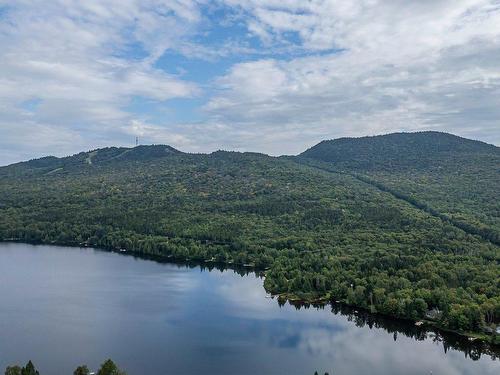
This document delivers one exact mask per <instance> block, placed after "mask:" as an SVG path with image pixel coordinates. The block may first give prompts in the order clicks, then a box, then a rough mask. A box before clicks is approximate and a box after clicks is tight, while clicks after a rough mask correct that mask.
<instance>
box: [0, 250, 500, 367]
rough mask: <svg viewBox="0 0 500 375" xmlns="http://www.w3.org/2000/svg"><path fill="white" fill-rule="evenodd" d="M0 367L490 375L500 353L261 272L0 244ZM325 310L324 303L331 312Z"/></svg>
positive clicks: (100, 252)
mask: <svg viewBox="0 0 500 375" xmlns="http://www.w3.org/2000/svg"><path fill="white" fill-rule="evenodd" d="M0 301H1V305H0V371H2V373H3V370H4V369H5V367H6V366H7V365H9V364H13V363H25V362H27V360H28V359H31V360H33V361H34V363H35V364H36V366H37V368H39V370H40V372H41V374H42V375H51V374H52V375H57V374H61V375H64V374H71V373H72V371H73V369H74V368H75V367H76V366H78V365H80V364H83V363H85V364H87V365H88V366H89V367H90V368H91V369H96V368H97V367H98V365H99V364H100V363H101V362H103V361H104V360H105V359H106V358H112V359H113V360H114V361H115V362H116V363H118V364H119V366H120V367H121V368H123V369H125V370H126V371H127V373H128V374H129V375H147V374H155V375H157V374H176V375H177V374H186V375H194V374H206V375H212V374H214V375H215V374H264V375H265V374H270V375H274V374H276V375H279V374H297V375H312V374H314V371H318V373H320V374H322V373H324V372H326V371H328V372H329V373H330V374H331V375H332V374H347V375H350V374H363V373H369V374H402V373H404V374H429V373H431V372H432V373H433V374H450V375H451V374H486V375H487V374H498V373H499V371H500V362H499V361H498V359H495V357H496V356H498V353H495V352H494V351H493V349H491V348H484V347H482V346H480V345H474V343H472V344H471V343H469V342H467V340H465V339H463V338H459V337H454V336H446V335H445V334H439V333H433V332H425V330H423V329H419V328H417V327H414V326H413V325H411V324H407V323H404V322H398V321H391V320H384V319H381V318H377V317H374V316H370V315H368V314H363V313H362V312H354V311H352V310H349V309H346V308H343V307H340V306H333V307H331V306H325V307H323V308H314V307H312V306H311V307H309V308H304V307H302V308H298V307H295V306H292V305H290V304H285V305H283V306H280V305H279V304H278V302H277V301H276V299H271V298H267V296H266V293H265V291H264V288H263V286H262V279H261V278H260V277H258V276H257V275H255V274H253V273H245V272H240V273H238V272H236V271H234V270H225V271H220V270H217V269H212V270H211V271H209V270H208V269H206V268H201V267H198V266H196V267H187V266H182V265H176V264H168V263H159V262H155V261H151V260H145V259H140V258H136V257H132V256H123V255H121V254H116V253H110V252H104V251H99V250H94V249H88V248H87V249H79V248H69V247H59V246H57V247H56V246H45V245H43V246H42V245H36V246H35V245H27V244H20V243H1V244H0ZM332 310H333V311H332Z"/></svg>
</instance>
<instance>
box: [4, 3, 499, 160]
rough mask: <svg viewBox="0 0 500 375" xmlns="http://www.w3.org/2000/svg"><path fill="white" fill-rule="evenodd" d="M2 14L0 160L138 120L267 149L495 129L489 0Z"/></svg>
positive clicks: (149, 136) (168, 138) (171, 138)
mask: <svg viewBox="0 0 500 375" xmlns="http://www.w3.org/2000/svg"><path fill="white" fill-rule="evenodd" d="M0 21H1V22H0V72H1V73H0V109H1V112H0V131H1V132H2V134H6V135H5V136H3V137H0V148H1V149H2V155H0V157H1V158H2V159H1V160H0V164H6V163H8V162H13V161H17V160H19V159H21V158H25V157H26V156H28V155H29V156H31V157H34V156H40V152H41V153H43V154H48V153H50V154H57V155H63V154H65V153H68V152H77V151H80V150H81V149H89V148H95V147H100V146H105V145H123V144H130V143H132V140H133V137H131V136H133V135H141V134H140V133H141V132H142V133H144V135H143V137H144V140H145V141H146V142H155V143H160V142H162V143H163V142H172V145H173V146H174V147H178V148H180V149H182V150H185V151H196V152H200V151H205V152H207V151H213V150H216V149H220V148H222V149H236V150H240V151H260V152H266V153H270V154H274V155H277V154H283V153H287V154H290V153H298V152H301V151H302V150H304V149H305V148H306V147H309V146H311V145H312V144H314V143H316V142H318V141H320V140H322V139H325V138H334V137H338V136H361V135H372V134H379V133H385V132H392V131H402V130H405V131H416V130H429V129H434V130H442V131H449V132H452V133H455V134H459V135H462V136H466V137H470V138H475V139H481V140H484V141H487V142H490V143H495V144H500V131H499V129H500V123H499V121H500V120H499V119H500V106H498V103H499V101H500V70H499V69H498V61H500V2H499V1H498V0H432V1H431V0H424V1H418V2H416V1H415V2H407V1H403V0H387V1H377V0H361V1H356V2H353V1H348V0H336V1H333V0H332V1H326V0H311V1H307V2H306V1H302V0H218V1H216V2H207V1H205V0H198V1H196V0H171V1H167V0H144V1H138V0H122V1H118V0H114V1H107V2H101V1H97V0H89V1H85V2H76V1H69V0H54V1H50V2H46V1H36V0H32V1H27V0H20V1H17V2H15V3H12V2H5V1H2V0H0ZM179 56H180V57H179ZM172 72H180V73H178V74H173V73H172ZM187 77H189V79H188V78H187ZM200 77H201V78H200ZM138 98H139V99H140V100H137V101H138V102H140V101H141V100H142V101H143V102H151V103H156V104H154V105H149V106H147V105H145V106H142V107H141V106H135V107H134V101H136V99H138ZM172 99H176V101H171V100H172ZM179 99H183V100H184V102H180V101H178V100H179ZM136 107H137V108H136ZM176 114H182V115H180V116H177V117H176ZM176 118H181V119H182V121H180V120H176ZM134 124H135V125H134ZM137 124H143V125H142V126H141V127H138V126H137ZM30 129H31V130H30ZM42 129H43V130H42ZM141 129H142V130H141ZM35 132H38V133H35ZM32 134H38V144H37V145H35V146H33V144H32ZM68 139H71V140H72V141H70V142H68V141H67V140H68ZM73 140H75V141H73ZM56 144H57V145H58V146H57V148H55V147H54V145H56ZM43 145H45V147H43Z"/></svg>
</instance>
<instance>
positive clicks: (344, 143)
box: [301, 132, 500, 245]
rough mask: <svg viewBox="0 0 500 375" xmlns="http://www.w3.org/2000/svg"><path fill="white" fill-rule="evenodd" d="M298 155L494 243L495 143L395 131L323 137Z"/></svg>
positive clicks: (497, 235)
mask: <svg viewBox="0 0 500 375" xmlns="http://www.w3.org/2000/svg"><path fill="white" fill-rule="evenodd" d="M301 156H302V157H303V158H308V159H315V160H320V161H323V162H327V163H328V165H327V167H328V168H330V169H332V170H335V171H337V172H345V173H354V174H356V175H357V176H359V177H361V178H365V180H366V181H367V182H372V183H375V184H377V185H378V186H379V187H382V188H384V189H386V190H390V191H391V192H393V193H395V194H396V195H398V196H399V197H401V198H404V199H406V200H407V201H409V202H411V203H412V204H416V205H417V206H420V207H422V208H427V209H428V211H429V212H435V213H438V214H439V215H441V216H443V217H445V218H447V219H448V220H450V221H451V222H453V223H454V224H455V225H458V226H459V227H462V228H463V229H464V230H466V231H468V232H471V233H474V234H478V235H480V236H481V237H483V238H484V239H486V240H489V241H493V242H495V243H496V244H497V245H498V244H500V199H499V193H498V192H499V189H500V148H498V147H495V146H493V145H489V144H486V143H483V142H477V141H471V140H468V139H464V138H460V137H456V136H454V135H451V134H446V133H439V132H421V133H406V134H405V133H399V134H388V135H385V136H376V137H364V138H342V139H337V140H333V141H324V142H321V143H319V144H318V145H316V146H314V147H312V148H310V149H309V150H307V151H305V152H304V153H302V154H301ZM322 167H325V166H324V165H323V166H322Z"/></svg>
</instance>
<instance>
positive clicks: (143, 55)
mask: <svg viewBox="0 0 500 375" xmlns="http://www.w3.org/2000/svg"><path fill="white" fill-rule="evenodd" d="M0 7H1V5H0ZM199 18H200V15H199V12H198V8H197V7H196V4H195V3H194V2H191V1H168V2H167V1H154V0H151V1H135V0H120V1H108V2H105V3H103V2H101V1H84V2H76V1H75V2H73V1H64V0H60V1H51V2H45V1H18V2H16V3H7V4H6V5H4V6H3V7H2V12H1V13H0V19H1V23H0V46H1V49H0V71H1V72H2V73H1V75H0V105H1V106H2V108H9V110H8V113H7V114H6V113H5V112H4V113H2V114H1V115H0V130H1V131H2V133H3V134H6V133H9V134H14V133H15V134H16V136H15V139H16V142H13V139H12V138H6V137H2V140H0V145H1V147H2V149H4V152H5V153H8V152H7V150H9V152H10V153H12V154H13V158H16V157H18V155H22V153H21V154H19V152H18V151H17V149H18V148H30V147H34V148H36V147H37V146H36V145H33V143H32V141H33V139H32V137H31V135H30V133H35V134H38V137H39V144H40V143H42V144H45V145H46V146H47V147H45V150H46V151H48V150H52V151H51V153H56V154H61V153H64V152H66V150H67V149H69V148H70V147H63V149H62V150H55V149H54V148H53V147H52V146H53V145H54V144H57V143H62V144H64V143H65V140H66V137H67V134H68V133H71V134H74V133H76V134H78V135H79V137H77V138H84V139H86V142H82V144H81V146H83V145H84V144H85V147H88V145H89V144H97V145H99V144H102V143H106V142H113V140H116V134H115V135H113V131H114V130H116V129H120V126H122V125H123V123H128V122H130V121H132V120H133V119H134V114H133V113H130V112H129V111H127V110H126V109H125V107H126V106H127V104H128V102H129V101H130V99H131V98H132V97H134V96H141V97H145V98H150V99H152V100H157V101H165V100H168V99H171V98H178V97H192V96H195V95H197V94H198V93H199V88H198V86H197V84H196V83H193V82H186V81H184V80H182V79H181V78H180V77H177V76H174V75H171V74H168V73H166V72H165V71H163V70H161V69H158V68H157V67H155V62H156V60H157V59H158V58H159V57H160V56H161V55H162V54H163V53H164V52H165V50H167V49H175V48H177V46H178V45H180V44H182V41H183V39H184V38H188V37H189V36H190V35H191V34H192V33H193V30H194V28H195V25H196V23H197V22H198V21H199ZM30 100H36V101H37V102H38V103H39V104H38V105H37V106H36V108H32V109H31V111H27V110H22V107H23V103H25V102H26V101H30ZM28 128H29V129H30V131H27V129H28ZM41 129H45V130H47V131H41ZM49 129H50V131H48V130H49ZM95 130H97V133H95V132H94V131H95ZM108 136H109V139H108V140H106V139H105V138H106V137H108ZM73 139H74V138H73ZM69 144H71V142H70V143H69ZM74 151H77V150H74ZM16 153H17V154H18V155H16ZM6 160H9V158H7V159H6ZM14 160H15V159H14ZM12 161H13V160H12Z"/></svg>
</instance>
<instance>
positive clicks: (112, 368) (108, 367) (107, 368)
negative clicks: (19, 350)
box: [5, 359, 126, 375]
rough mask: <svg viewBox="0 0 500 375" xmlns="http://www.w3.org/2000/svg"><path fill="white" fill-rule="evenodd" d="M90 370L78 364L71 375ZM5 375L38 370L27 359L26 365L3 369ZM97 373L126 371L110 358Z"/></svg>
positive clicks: (29, 374)
mask: <svg viewBox="0 0 500 375" xmlns="http://www.w3.org/2000/svg"><path fill="white" fill-rule="evenodd" d="M89 374H90V370H89V368H88V367H87V366H86V365H82V366H78V367H77V368H76V369H75V371H73V375H89ZM5 375H40V373H39V372H38V370H37V369H36V368H35V366H34V365H33V362H31V361H29V362H28V363H27V364H26V366H24V367H20V366H18V365H14V366H8V367H7V368H6V369H5ZM97 375H126V373H125V372H124V371H122V370H120V369H119V368H118V366H117V365H116V364H115V363H114V362H113V361H112V360H111V359H108V360H106V361H105V362H104V363H103V364H102V365H101V367H100V368H99V370H98V371H97Z"/></svg>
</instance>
